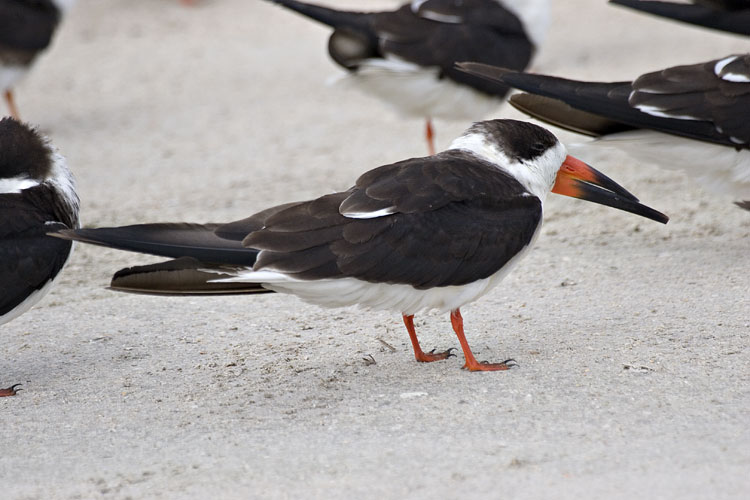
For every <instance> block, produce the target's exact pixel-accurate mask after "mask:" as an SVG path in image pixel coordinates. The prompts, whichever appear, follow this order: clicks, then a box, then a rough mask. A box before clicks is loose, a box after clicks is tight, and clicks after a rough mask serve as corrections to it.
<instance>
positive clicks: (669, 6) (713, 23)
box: [609, 0, 750, 35]
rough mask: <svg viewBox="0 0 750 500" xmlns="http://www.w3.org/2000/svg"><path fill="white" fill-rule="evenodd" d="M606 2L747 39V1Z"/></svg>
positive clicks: (749, 11)
mask: <svg viewBox="0 0 750 500" xmlns="http://www.w3.org/2000/svg"><path fill="white" fill-rule="evenodd" d="M609 2H610V3H613V4H616V5H622V6H623V7H630V8H631V9H635V10H639V11H642V12H646V13H648V14H653V15H655V16H660V17H666V18H668V19H673V20H675V21H682V22H684V23H690V24H695V25H697V26H703V27H706V28H711V29H715V30H720V31H727V32H729V33H737V34H740V35H750V0H694V1H693V3H690V4H688V3H676V2H661V1H652V0H609Z"/></svg>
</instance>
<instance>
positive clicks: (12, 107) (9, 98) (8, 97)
mask: <svg viewBox="0 0 750 500" xmlns="http://www.w3.org/2000/svg"><path fill="white" fill-rule="evenodd" d="M5 102H7V103H8V110H9V111H10V116H12V117H13V118H15V119H16V120H18V121H20V120H21V115H19V114H18V108H16V103H15V102H14V101H13V91H12V90H10V89H8V90H6V91H5Z"/></svg>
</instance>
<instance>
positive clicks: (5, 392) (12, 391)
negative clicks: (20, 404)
mask: <svg viewBox="0 0 750 500" xmlns="http://www.w3.org/2000/svg"><path fill="white" fill-rule="evenodd" d="M19 385H21V384H13V385H11V386H10V387H8V388H7V389H0V398H4V397H6V396H15V395H16V394H17V392H16V387H18V386H19ZM18 390H19V391H20V390H21V389H18Z"/></svg>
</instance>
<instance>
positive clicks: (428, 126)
mask: <svg viewBox="0 0 750 500" xmlns="http://www.w3.org/2000/svg"><path fill="white" fill-rule="evenodd" d="M424 131H425V138H426V139H427V151H428V152H429V154H430V156H432V155H434V154H435V130H433V128H432V119H431V118H427V122H426V123H425V129H424Z"/></svg>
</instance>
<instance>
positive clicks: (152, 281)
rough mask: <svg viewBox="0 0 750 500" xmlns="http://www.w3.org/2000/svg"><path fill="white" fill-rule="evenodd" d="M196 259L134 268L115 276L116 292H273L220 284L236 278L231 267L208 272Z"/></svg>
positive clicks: (113, 286) (249, 285)
mask: <svg viewBox="0 0 750 500" xmlns="http://www.w3.org/2000/svg"><path fill="white" fill-rule="evenodd" d="M205 267H206V265H205V264H204V263H202V262H200V261H198V260H196V259H193V258H190V257H183V258H180V259H175V260H169V261H166V262H159V263H157V264H149V265H145V266H134V267H128V268H125V269H121V270H119V271H117V272H116V273H115V275H114V276H113V277H112V282H111V283H110V288H111V289H112V290H117V291H120V292H130V293H139V294H147V295H181V296H185V295H240V294H251V293H269V292H271V290H267V289H265V288H263V287H262V286H261V285H260V284H259V283H238V282H223V281H217V280H222V279H226V278H231V277H232V275H233V274H232V271H233V270H235V271H236V268H233V267H231V266H225V267H224V268H223V269H222V267H217V268H211V269H205Z"/></svg>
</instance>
